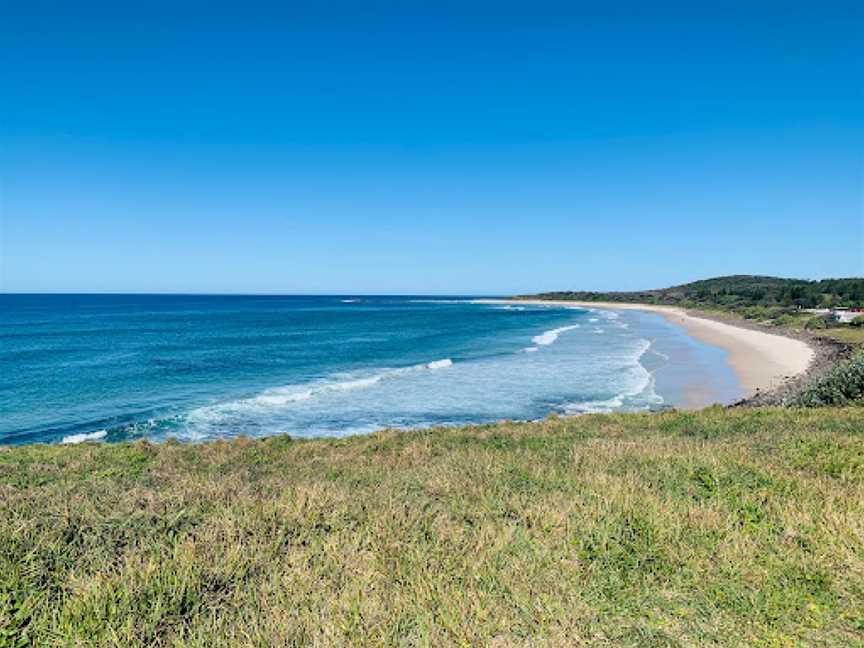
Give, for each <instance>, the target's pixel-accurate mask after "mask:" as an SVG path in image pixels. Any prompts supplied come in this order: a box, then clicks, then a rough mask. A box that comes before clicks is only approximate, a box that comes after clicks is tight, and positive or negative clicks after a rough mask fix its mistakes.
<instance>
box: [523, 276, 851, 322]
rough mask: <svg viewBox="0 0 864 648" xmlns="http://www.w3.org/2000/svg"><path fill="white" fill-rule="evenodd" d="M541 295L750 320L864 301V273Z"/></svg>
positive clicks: (749, 278)
mask: <svg viewBox="0 0 864 648" xmlns="http://www.w3.org/2000/svg"><path fill="white" fill-rule="evenodd" d="M534 297H537V298H541V299H569V300H576V301H619V302H638V303H642V304H669V305H677V306H684V307H686V308H702V309H712V308H718V309H722V310H727V311H734V312H736V313H738V314H740V315H742V316H744V317H750V318H751V319H763V320H764V319H771V318H774V317H778V316H781V315H784V314H795V313H796V312H797V311H798V310H799V309H801V308H830V307H835V306H864V278H849V279H823V280H821V281H807V280H804V279H782V278H779V277H759V276H752V275H733V276H729V277H717V278H714V279H704V280H702V281H694V282H692V283H688V284H683V285H680V286H673V287H672V288H662V289H659V290H642V291H636V292H584V291H583V292H578V291H563V292H550V293H542V294H539V295H534Z"/></svg>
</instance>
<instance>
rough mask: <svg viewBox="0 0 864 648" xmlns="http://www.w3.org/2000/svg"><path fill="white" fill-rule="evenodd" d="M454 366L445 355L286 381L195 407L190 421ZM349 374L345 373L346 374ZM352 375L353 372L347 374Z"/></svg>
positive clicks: (287, 403) (209, 420)
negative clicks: (361, 372)
mask: <svg viewBox="0 0 864 648" xmlns="http://www.w3.org/2000/svg"><path fill="white" fill-rule="evenodd" d="M451 366H453V360H451V359H450V358H444V359H442V360H433V361H432V362H427V363H424V364H418V365H412V366H410V367H399V368H396V369H383V370H380V371H379V372H378V373H375V374H372V375H370V376H363V377H350V378H348V379H347V380H346V379H344V378H343V379H334V378H328V379H324V380H319V381H316V382H313V383H307V384H304V385H286V386H284V387H273V388H271V389H267V390H265V391H263V392H261V393H260V394H258V395H257V396H253V397H251V398H243V399H239V400H235V401H229V402H227V403H218V404H216V405H208V406H205V407H199V408H197V409H195V410H192V411H191V412H190V413H189V414H188V415H187V419H188V421H190V422H192V423H195V424H203V425H213V424H216V423H219V422H220V421H222V420H223V419H224V418H225V417H226V416H231V415H237V414H240V415H244V414H246V413H251V412H252V411H256V410H258V411H262V410H264V411H266V410H272V409H280V408H284V407H289V406H291V405H293V404H296V403H300V402H303V401H308V400H311V399H313V398H315V397H317V396H323V395H325V394H327V393H333V392H345V391H351V390H354V389H367V388H369V387H373V386H375V385H377V384H378V383H380V382H381V381H383V380H388V379H393V378H397V377H399V376H403V375H405V374H410V373H415V372H418V371H436V370H439V369H446V368H447V367H451ZM344 375H346V374H343V376H344ZM347 375H349V376H350V374H347Z"/></svg>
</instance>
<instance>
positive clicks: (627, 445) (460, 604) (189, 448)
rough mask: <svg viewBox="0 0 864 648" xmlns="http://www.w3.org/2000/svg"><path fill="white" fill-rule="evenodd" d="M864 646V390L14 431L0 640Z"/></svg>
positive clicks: (3, 504) (4, 460)
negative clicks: (306, 423) (679, 408)
mask: <svg viewBox="0 0 864 648" xmlns="http://www.w3.org/2000/svg"><path fill="white" fill-rule="evenodd" d="M583 644H584V645H597V646H606V645H609V646H612V645H614V646H710V645H723V646H726V645H730V646H737V645H756V646H759V645H764V646H796V645H802V646H803V645H807V646H850V645H851V646H854V645H864V409H861V408H846V409H834V408H826V409H820V410H781V409H765V410H749V411H726V410H722V409H719V408H714V409H709V410H705V411H703V412H699V413H664V414H655V415H633V414H631V415H592V416H583V417H579V418H574V419H550V420H548V421H545V422H541V423H534V424H509V423H502V424H497V425H490V426H478V427H466V428H459V429H438V430H431V431H424V432H411V433H400V432H382V433H378V434H374V435H371V436H366V437H356V438H351V439H343V440H333V441H292V440H289V439H288V438H285V437H276V438H271V439H264V440H255V441H253V440H242V439H241V440H237V441H233V442H218V443H209V444H204V445H180V444H176V443H168V444H162V445H150V444H146V443H135V444H121V445H84V446H74V447H49V446H29V447H17V448H5V449H2V450H0V646H19V645H21V646H24V645H37V646H52V645H80V646H105V645H118V646H138V645H160V646H181V645H182V646H187V645H188V646H271V645H319V646H339V645H351V646H354V645H375V646H398V645H404V646H414V645H423V646H426V645H428V646H445V645H490V646H565V645H566V646H571V645H583Z"/></svg>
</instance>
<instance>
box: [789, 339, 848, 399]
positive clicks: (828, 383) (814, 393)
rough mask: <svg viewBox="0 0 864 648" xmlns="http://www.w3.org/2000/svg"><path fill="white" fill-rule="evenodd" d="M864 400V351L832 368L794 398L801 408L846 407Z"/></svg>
mask: <svg viewBox="0 0 864 648" xmlns="http://www.w3.org/2000/svg"><path fill="white" fill-rule="evenodd" d="M861 398H864V351H859V352H858V353H857V354H856V355H854V356H852V357H851V358H849V359H848V360H846V361H845V362H842V363H840V364H839V365H837V366H836V367H834V368H832V369H831V370H830V371H829V372H828V373H826V374H825V375H823V376H821V377H820V378H819V380H817V381H816V382H815V383H814V384H812V385H810V386H809V387H808V388H807V389H805V390H804V391H802V392H801V393H800V394H798V396H797V397H796V398H795V401H794V404H795V405H798V406H801V407H824V406H825V405H846V404H848V403H851V402H852V401H855V400H858V399H861Z"/></svg>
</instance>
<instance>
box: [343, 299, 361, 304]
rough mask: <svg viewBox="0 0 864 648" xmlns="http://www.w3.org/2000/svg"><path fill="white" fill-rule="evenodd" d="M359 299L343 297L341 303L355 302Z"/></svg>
mask: <svg viewBox="0 0 864 648" xmlns="http://www.w3.org/2000/svg"><path fill="white" fill-rule="evenodd" d="M359 301H360V300H359V299H343V300H342V303H343V304H356V303H357V302H359Z"/></svg>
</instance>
